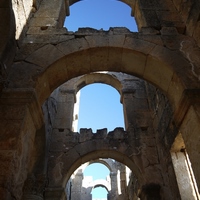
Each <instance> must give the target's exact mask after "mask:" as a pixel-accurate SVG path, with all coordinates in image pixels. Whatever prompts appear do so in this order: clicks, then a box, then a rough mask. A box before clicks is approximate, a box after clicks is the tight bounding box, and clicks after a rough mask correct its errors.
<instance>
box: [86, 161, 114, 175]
mask: <svg viewBox="0 0 200 200" xmlns="http://www.w3.org/2000/svg"><path fill="white" fill-rule="evenodd" d="M111 162H113V161H111V159H95V160H91V161H89V162H87V164H86V165H84V167H83V168H82V170H83V172H84V170H85V169H86V167H88V166H89V165H91V164H94V163H99V164H102V165H104V166H105V167H107V168H108V170H109V171H110V172H112V171H113V167H112V166H111V165H112V163H111Z"/></svg>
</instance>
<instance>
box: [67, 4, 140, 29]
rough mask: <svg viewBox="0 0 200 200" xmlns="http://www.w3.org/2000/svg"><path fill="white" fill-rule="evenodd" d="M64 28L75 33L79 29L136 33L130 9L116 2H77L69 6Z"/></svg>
mask: <svg viewBox="0 0 200 200" xmlns="http://www.w3.org/2000/svg"><path fill="white" fill-rule="evenodd" d="M64 26H65V27H66V28H67V29H68V31H76V30H78V28H81V27H82V28H83V27H90V28H95V29H97V30H100V29H104V30H109V28H110V27H126V28H128V29H129V30H130V31H133V32H134V31H135V32H136V31H137V25H136V22H135V18H134V17H132V16H131V7H129V6H128V5H127V4H125V3H123V2H120V1H117V0H116V1H114V0H87V1H79V2H77V3H75V4H73V5H72V6H70V15H69V16H67V17H66V18H65V23H64Z"/></svg>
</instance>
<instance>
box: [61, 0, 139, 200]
mask: <svg viewBox="0 0 200 200" xmlns="http://www.w3.org/2000/svg"><path fill="white" fill-rule="evenodd" d="M64 26H65V27H66V28H67V29H68V31H77V30H78V28H79V27H90V28H95V29H97V30H99V29H101V28H103V30H109V27H126V28H128V29H129V30H130V31H133V32H137V27H136V24H135V20H134V18H133V17H132V16H131V8H130V7H129V6H128V5H126V4H124V3H122V2H120V1H117V0H82V1H80V2H78V3H75V4H73V5H72V6H70V16H68V17H66V20H65V25H64ZM123 126H124V119H123V108H122V105H121V104H120V96H119V93H118V92H117V91H116V90H115V89H114V88H112V87H111V86H108V85H105V84H91V85H89V86H86V87H84V88H83V89H81V99H80V110H79V125H78V127H79V128H92V130H93V132H96V129H101V128H108V130H109V131H110V130H113V129H114V128H116V127H123ZM97 172H98V173H97ZM97 174H98V175H99V176H98V177H96V175H97ZM108 174H109V171H108V169H107V167H105V166H104V165H102V164H92V165H90V166H88V167H87V168H86V170H85V172H84V175H87V176H88V175H90V176H93V178H94V180H95V179H97V178H98V179H100V178H103V179H105V177H106V176H107V175H108ZM92 194H93V199H95V198H106V197H107V192H106V191H105V189H103V188H96V189H94V190H93V192H92Z"/></svg>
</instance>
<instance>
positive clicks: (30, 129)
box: [0, 0, 200, 200]
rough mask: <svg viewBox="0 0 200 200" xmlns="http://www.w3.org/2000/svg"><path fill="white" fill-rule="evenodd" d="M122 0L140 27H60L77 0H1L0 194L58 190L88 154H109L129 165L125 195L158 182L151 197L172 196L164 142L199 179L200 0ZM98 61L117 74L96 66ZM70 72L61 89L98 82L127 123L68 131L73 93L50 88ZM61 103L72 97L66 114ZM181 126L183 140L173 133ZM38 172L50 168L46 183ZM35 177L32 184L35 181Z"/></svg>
mask: <svg viewBox="0 0 200 200" xmlns="http://www.w3.org/2000/svg"><path fill="white" fill-rule="evenodd" d="M123 2H124V3H126V4H128V5H129V6H130V7H131V9H132V15H133V16H134V17H135V19H136V22H137V25H138V30H139V32H138V33H133V32H130V31H129V30H127V29H126V28H123V27H120V28H110V29H109V30H108V31H103V30H95V29H92V28H83V29H79V30H78V31H77V32H75V33H73V32H68V31H67V29H66V28H62V26H63V22H64V18H65V16H66V15H68V14H69V6H70V5H72V4H74V3H78V0H69V1H64V0H59V1H53V0H50V1H48V0H43V1H41V0H34V1H25V0H13V1H11V0H3V1H1V2H0V35H1V39H0V119H1V123H0V144H1V145H0V168H1V170H0V171H1V174H0V195H1V197H2V198H3V199H5V200H10V199H21V198H22V197H23V198H26V197H27V195H28V196H29V198H34V199H41V198H43V199H65V198H66V197H65V193H64V190H63V188H64V187H65V184H66V182H67V179H68V178H69V177H70V175H71V174H72V173H73V171H74V170H75V169H77V168H78V167H79V166H80V165H81V164H82V163H85V162H87V161H89V160H92V159H99V158H107V157H111V158H113V159H116V160H118V161H119V162H121V163H123V164H125V165H127V166H129V167H130V169H131V170H132V172H134V176H133V178H132V179H133V180H135V179H137V180H138V182H139V184H138V185H137V188H138V190H140V191H141V193H139V194H138V193H137V192H136V190H134V192H133V193H132V194H131V193H130V196H131V197H133V198H136V197H137V196H138V195H139V196H140V197H141V199H145V198H152V194H151V192H149V190H150V189H151V188H152V189H153V190H154V191H156V194H155V196H154V197H153V198H160V195H162V199H180V195H179V190H178V187H177V182H176V177H175V173H174V169H173V164H172V161H171V155H170V151H171V147H173V148H172V151H175V149H176V151H180V147H183V146H184V148H186V149H187V152H188V155H189V158H190V160H191V164H192V168H193V171H194V176H195V178H196V181H197V186H198V188H200V169H199V164H200V163H199V162H200V160H199V153H200V148H199V139H200V137H199V130H200V125H199V124H200V117H199V112H200V106H199V96H200V95H199V89H200V84H199V80H200V78H199V77H200V70H199V66H200V56H199V55H200V53H199V52H200V49H199V46H200V37H199V35H200V32H199V30H200V29H199V27H200V26H199V11H200V3H199V1H198V0H188V1H184V0H172V1H171V0H164V1H157V0H135V1H131V0H124V1H123ZM5 19H6V20H5ZM16 47H17V48H16ZM96 71H110V72H111V71H114V72H115V73H116V72H119V74H118V77H117V76H116V75H117V74H107V75H105V76H104V75H102V74H98V75H94V74H93V72H96ZM124 73H126V74H128V75H124ZM87 74H88V78H85V77H84V75H87ZM121 75H123V76H121ZM132 75H133V76H137V77H139V78H141V80H139V79H138V78H136V79H135V78H133V77H132ZM79 76H81V77H79ZM120 76H121V78H120ZM129 76H131V77H132V78H131V77H129ZM77 77H79V78H78V79H77V80H73V81H72V82H71V83H70V84H71V85H70V87H69V88H67V91H73V92H74V93H76V92H77V91H78V90H79V89H81V88H82V87H84V86H85V85H87V84H89V83H94V82H101V83H106V84H110V85H111V86H114V87H115V88H116V89H117V90H118V91H119V92H120V95H121V102H122V103H123V106H124V118H125V121H126V130H125V131H124V130H121V129H115V130H114V131H113V132H110V133H107V132H106V131H105V130H102V131H97V133H92V132H91V131H89V130H84V129H83V131H82V133H83V135H82V133H73V132H71V131H70V129H71V123H72V121H73V120H72V118H71V116H73V115H72V109H73V101H74V102H75V100H74V99H73V97H72V95H71V93H69V94H67V97H66V98H68V100H67V99H66V98H65V97H60V98H58V96H59V95H58V96H57V94H59V93H58V92H54V93H53V94H52V96H51V93H52V92H53V91H54V90H55V89H56V88H57V87H59V86H60V85H62V84H63V83H65V82H66V81H69V80H70V79H72V78H77ZM122 77H123V78H122ZM126 79H127V80H126ZM142 79H144V80H145V81H147V82H148V84H147V83H144V82H143V81H142ZM149 83H151V84H153V85H154V87H152V86H150V85H149ZM69 89H70V90H69ZM65 95H66V94H65ZM50 96H51V97H50ZM49 97H50V98H52V97H55V100H53V99H48V98H49ZM47 99H48V100H47ZM46 100H47V101H46ZM45 101H46V103H45V104H44V102H45ZM65 103H66V104H70V105H69V107H68V109H69V110H65V111H66V112H68V113H69V117H68V118H63V113H62V112H61V109H60V105H62V104H63V105H64V104H65ZM42 105H43V114H44V120H43V115H42V110H41V107H42ZM56 120H57V122H56ZM65 122H66V124H65V126H61V125H62V124H63V123H65ZM45 127H46V130H45ZM83 128H84V127H83ZM80 134H81V135H80ZM180 134H181V135H182V137H183V140H184V144H183V143H179V142H177V141H179V140H178V139H177V137H179V135H180ZM55 138H57V140H55ZM63 139H64V140H63ZM174 141H175V142H174ZM60 143H62V144H63V145H66V147H65V148H64V146H62V145H60ZM52 148H53V149H52ZM66 148H68V149H66ZM64 149H65V150H64ZM30 177H35V178H33V179H31V178H30ZM40 177H45V178H44V179H40ZM46 177H47V178H50V179H49V180H48V181H49V184H45V183H46ZM64 177H65V178H64ZM134 177H136V178H135V179H134ZM29 179H31V180H32V183H34V184H32V187H30V188H29V194H28V193H27V188H26V187H25V185H26V184H25V183H26V180H27V181H28V180H29ZM48 181H47V183H48ZM41 185H45V188H44V187H41V188H43V189H42V191H43V192H44V191H45V192H44V193H42V195H41V193H40V194H39V195H36V194H33V192H35V191H40V186H41ZM35 186H38V188H37V189H33V188H34V187H35ZM52 186H53V188H51V187H52ZM132 187H133V186H132ZM132 187H131V186H130V188H132ZM23 188H24V192H23ZM138 190H137V191H138ZM25 191H26V193H25Z"/></svg>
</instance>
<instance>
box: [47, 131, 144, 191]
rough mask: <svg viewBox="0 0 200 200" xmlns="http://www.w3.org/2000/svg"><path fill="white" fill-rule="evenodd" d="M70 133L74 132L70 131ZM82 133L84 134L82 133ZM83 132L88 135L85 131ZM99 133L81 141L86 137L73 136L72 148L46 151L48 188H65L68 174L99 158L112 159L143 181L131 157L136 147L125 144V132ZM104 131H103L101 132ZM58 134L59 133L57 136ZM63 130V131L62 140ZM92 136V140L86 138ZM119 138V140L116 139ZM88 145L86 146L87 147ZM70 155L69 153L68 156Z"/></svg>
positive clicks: (136, 152)
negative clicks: (47, 158) (74, 138)
mask: <svg viewBox="0 0 200 200" xmlns="http://www.w3.org/2000/svg"><path fill="white" fill-rule="evenodd" d="M70 134H73V135H74V136H75V135H76V133H70ZM82 134H84V133H82ZM85 134H88V130H86V132H85ZM102 134H103V132H102V131H100V132H97V133H95V134H89V135H90V136H87V138H88V139H86V140H85V141H82V142H81V138H84V137H86V136H84V135H83V136H81V135H79V134H78V135H76V136H75V137H77V139H78V138H79V139H78V140H77V143H76V145H75V146H74V147H73V148H70V149H68V150H64V149H63V150H62V151H61V150H59V151H57V150H56V151H54V150H55V149H54V150H50V152H51V153H50V155H49V164H48V165H49V171H48V176H49V187H63V188H64V187H65V185H66V184H67V181H68V179H69V178H70V176H71V174H72V173H73V172H74V171H75V170H76V169H77V168H78V167H79V166H81V165H82V164H84V163H86V162H89V161H90V160H96V159H99V158H112V159H114V160H116V161H118V162H121V163H122V164H124V165H126V166H127V167H129V168H130V170H132V171H133V173H134V174H135V175H136V177H137V178H138V181H139V183H143V181H144V180H145V178H144V175H143V174H142V170H141V169H140V166H139V165H140V164H139V163H138V160H137V159H136V160H135V158H136V157H135V155H137V154H138V153H139V152H140V150H139V149H138V148H137V147H134V146H132V147H131V146H129V147H128V146H127V145H126V144H125V143H126V139H125V138H126V136H127V135H126V133H125V132H124V131H122V130H121V129H119V130H118V129H115V130H114V132H109V133H108V134H107V135H104V136H103V135H102ZM104 134H105V133H104ZM59 137H61V136H59ZM65 137H66V133H64V134H63V139H62V140H64V139H65ZM90 137H92V138H94V139H92V140H90V139H89V138H90ZM119 138H120V139H119ZM88 147H89V148H88ZM72 155H73V156H72Z"/></svg>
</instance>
